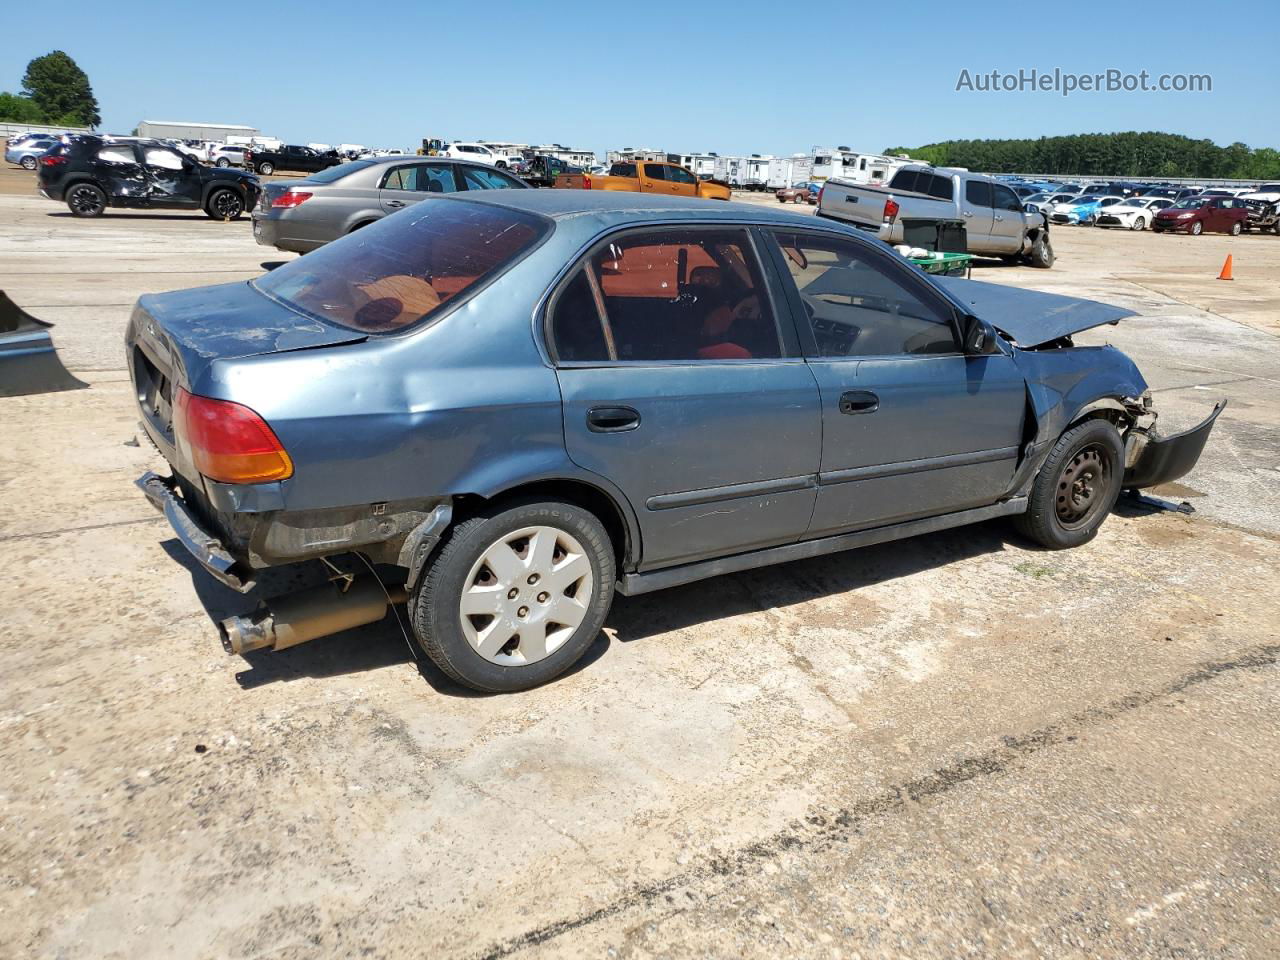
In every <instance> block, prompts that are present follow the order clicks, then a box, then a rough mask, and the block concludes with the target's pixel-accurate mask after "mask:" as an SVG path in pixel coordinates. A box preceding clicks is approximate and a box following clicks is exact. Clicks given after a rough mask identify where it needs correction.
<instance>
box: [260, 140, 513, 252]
mask: <svg viewBox="0 0 1280 960" xmlns="http://www.w3.org/2000/svg"><path fill="white" fill-rule="evenodd" d="M527 188H528V184H526V183H525V182H524V181H522V180H519V179H517V178H516V177H513V176H511V174H509V173H504V172H503V171H501V170H497V169H495V168H493V167H490V166H487V165H485V164H480V163H470V162H468V161H465V160H451V159H447V158H445V157H377V158H371V159H368V160H353V161H351V162H350V163H344V164H341V165H339V166H336V167H330V168H329V169H328V170H322V171H321V172H320V173H313V174H312V175H311V176H309V177H306V178H305V179H302V180H292V181H287V182H284V183H269V184H267V185H266V188H265V189H264V190H263V192H262V199H261V200H260V201H259V203H258V208H257V209H256V210H254V211H253V236H254V238H255V239H256V240H257V241H258V243H260V244H262V245H263V246H267V247H275V248H276V249H277V250H287V251H291V252H293V253H306V252H307V251H308V250H314V249H316V248H317V247H321V246H323V245H324V244H326V243H328V242H329V241H331V240H336V239H338V237H341V236H344V235H346V234H348V233H351V232H352V231H355V230H359V229H361V228H362V227H367V226H368V225H369V224H371V223H375V222H377V221H378V220H381V219H382V218H383V217H385V216H386V215H387V214H389V213H395V212H396V211H397V210H402V209H404V208H405V207H408V206H410V205H412V204H415V203H417V202H418V201H419V200H423V199H425V198H426V197H429V196H432V195H433V194H437V195H443V194H449V193H465V192H467V191H471V190H508V189H512V190H523V189H527Z"/></svg>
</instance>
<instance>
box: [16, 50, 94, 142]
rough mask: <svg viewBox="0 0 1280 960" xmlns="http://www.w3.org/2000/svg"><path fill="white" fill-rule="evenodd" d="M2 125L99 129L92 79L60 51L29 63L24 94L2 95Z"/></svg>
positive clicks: (23, 83)
mask: <svg viewBox="0 0 1280 960" xmlns="http://www.w3.org/2000/svg"><path fill="white" fill-rule="evenodd" d="M0 122H6V123H32V124H48V125H50V126H55V127H96V126H98V124H100V123H102V117H100V116H99V115H98V101H97V98H95V97H94V95H93V87H91V86H90V85H89V77H88V76H87V75H86V74H85V72H84V71H83V70H81V69H80V67H79V66H78V65H77V64H76V62H75V61H74V60H72V59H71V57H69V56H68V55H67V54H65V53H63V52H62V51H61V50H54V51H53V52H52V53H46V54H45V55H44V56H43V57H36V58H35V59H34V60H32V61H31V62H30V63H28V64H27V72H26V74H25V75H24V76H23V78H22V92H21V93H8V92H4V93H0Z"/></svg>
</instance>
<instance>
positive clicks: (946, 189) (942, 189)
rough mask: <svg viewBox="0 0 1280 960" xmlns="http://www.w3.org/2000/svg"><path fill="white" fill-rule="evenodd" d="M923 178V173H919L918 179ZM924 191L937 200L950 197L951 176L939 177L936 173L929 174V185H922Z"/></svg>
mask: <svg viewBox="0 0 1280 960" xmlns="http://www.w3.org/2000/svg"><path fill="white" fill-rule="evenodd" d="M924 178H925V177H924V174H921V175H920V179H921V180H923V179H924ZM921 186H922V187H923V186H924V185H923V184H921ZM924 192H925V193H927V194H929V196H931V197H934V198H936V199H938V200H950V199H951V178H950V177H940V176H938V175H937V174H936V173H935V174H930V175H929V185H928V186H927V187H924Z"/></svg>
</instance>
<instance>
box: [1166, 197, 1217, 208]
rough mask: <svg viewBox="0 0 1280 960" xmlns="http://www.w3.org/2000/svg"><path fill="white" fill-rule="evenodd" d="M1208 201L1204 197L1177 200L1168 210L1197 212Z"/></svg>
mask: <svg viewBox="0 0 1280 960" xmlns="http://www.w3.org/2000/svg"><path fill="white" fill-rule="evenodd" d="M1208 202H1209V201H1208V200H1206V199H1205V198H1204V197H1187V199H1185V200H1179V201H1178V202H1177V203H1175V204H1174V205H1173V206H1171V207H1170V208H1169V209H1170V210H1199V209H1200V208H1201V207H1203V206H1204V205H1205V204H1206V203H1208Z"/></svg>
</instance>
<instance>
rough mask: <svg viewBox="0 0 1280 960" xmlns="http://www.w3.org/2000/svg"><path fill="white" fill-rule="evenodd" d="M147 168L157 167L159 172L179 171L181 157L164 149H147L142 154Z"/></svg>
mask: <svg viewBox="0 0 1280 960" xmlns="http://www.w3.org/2000/svg"><path fill="white" fill-rule="evenodd" d="M143 156H144V157H146V164H147V166H148V167H159V168H160V169H161V170H181V169H182V157H180V156H179V155H178V154H177V153H175V152H174V151H172V150H168V149H166V148H164V147H147V149H146V152H145V153H144V154H143Z"/></svg>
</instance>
